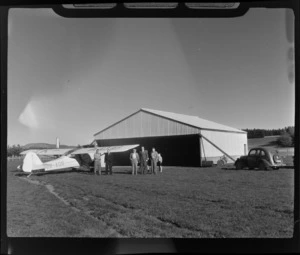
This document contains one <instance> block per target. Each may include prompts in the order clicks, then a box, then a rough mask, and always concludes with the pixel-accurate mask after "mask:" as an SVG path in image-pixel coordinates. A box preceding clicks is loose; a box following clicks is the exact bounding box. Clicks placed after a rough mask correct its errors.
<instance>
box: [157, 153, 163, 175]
mask: <svg viewBox="0 0 300 255" xmlns="http://www.w3.org/2000/svg"><path fill="white" fill-rule="evenodd" d="M162 161H163V158H162V156H161V154H160V153H158V161H157V166H158V169H159V172H160V173H162Z"/></svg>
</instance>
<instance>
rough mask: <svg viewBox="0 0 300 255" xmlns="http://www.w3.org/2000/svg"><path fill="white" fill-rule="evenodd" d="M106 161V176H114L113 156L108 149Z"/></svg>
mask: <svg viewBox="0 0 300 255" xmlns="http://www.w3.org/2000/svg"><path fill="white" fill-rule="evenodd" d="M104 161H105V164H106V166H105V168H106V174H108V172H109V174H110V175H112V165H113V155H112V154H111V153H110V150H109V149H107V153H106V154H105V158H104Z"/></svg>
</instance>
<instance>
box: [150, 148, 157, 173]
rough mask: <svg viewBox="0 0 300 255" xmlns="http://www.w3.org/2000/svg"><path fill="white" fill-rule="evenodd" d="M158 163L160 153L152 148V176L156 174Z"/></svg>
mask: <svg viewBox="0 0 300 255" xmlns="http://www.w3.org/2000/svg"><path fill="white" fill-rule="evenodd" d="M157 161H158V153H157V151H155V148H152V152H151V172H152V174H156V173H157V172H156V166H157Z"/></svg>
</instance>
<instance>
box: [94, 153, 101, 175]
mask: <svg viewBox="0 0 300 255" xmlns="http://www.w3.org/2000/svg"><path fill="white" fill-rule="evenodd" d="M94 174H98V175H101V154H100V150H99V149H97V150H96V152H95V154H94Z"/></svg>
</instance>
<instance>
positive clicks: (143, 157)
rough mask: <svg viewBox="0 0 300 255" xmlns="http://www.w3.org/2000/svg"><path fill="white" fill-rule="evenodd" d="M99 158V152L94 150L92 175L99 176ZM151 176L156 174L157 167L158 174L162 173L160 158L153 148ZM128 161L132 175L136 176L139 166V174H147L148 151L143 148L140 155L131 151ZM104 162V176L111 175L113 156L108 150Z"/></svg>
mask: <svg viewBox="0 0 300 255" xmlns="http://www.w3.org/2000/svg"><path fill="white" fill-rule="evenodd" d="M101 156H102V154H101V153H100V150H99V149H98V150H96V152H95V154H94V174H97V175H101ZM150 156H151V158H150V162H151V170H150V173H151V174H157V167H158V168H159V172H162V156H161V154H160V153H158V152H157V151H156V150H155V148H152V152H151V155H150ZM129 158H130V161H131V166H132V175H137V172H138V165H140V172H141V174H146V173H148V172H149V165H148V162H149V155H148V151H147V150H145V148H144V147H142V148H141V151H140V153H137V152H136V149H133V152H132V153H130V157H129ZM104 162H105V168H106V174H112V165H113V154H112V153H111V152H110V150H109V149H108V150H107V153H105V155H104Z"/></svg>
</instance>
